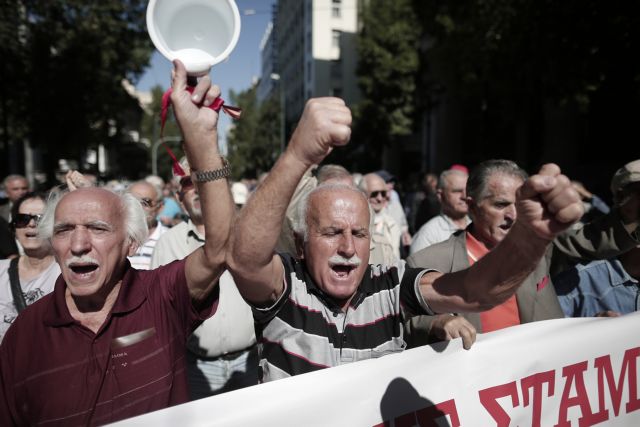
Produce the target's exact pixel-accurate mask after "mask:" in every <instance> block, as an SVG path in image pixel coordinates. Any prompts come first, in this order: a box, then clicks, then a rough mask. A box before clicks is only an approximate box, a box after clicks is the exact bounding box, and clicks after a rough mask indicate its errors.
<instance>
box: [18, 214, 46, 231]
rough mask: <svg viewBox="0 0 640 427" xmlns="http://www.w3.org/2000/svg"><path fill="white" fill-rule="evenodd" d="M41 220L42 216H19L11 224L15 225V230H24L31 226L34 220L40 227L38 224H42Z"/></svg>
mask: <svg viewBox="0 0 640 427" xmlns="http://www.w3.org/2000/svg"><path fill="white" fill-rule="evenodd" d="M40 218H42V215H31V214H17V215H16V216H15V218H13V219H12V220H11V224H13V226H14V227H15V228H24V227H26V226H27V225H29V223H30V222H31V220H33V221H34V222H35V224H36V225H38V223H39V222H40Z"/></svg>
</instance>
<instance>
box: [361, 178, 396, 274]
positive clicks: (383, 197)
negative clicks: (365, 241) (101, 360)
mask: <svg viewBox="0 0 640 427" xmlns="http://www.w3.org/2000/svg"><path fill="white" fill-rule="evenodd" d="M360 189H361V190H362V191H363V192H364V193H365V194H366V195H367V199H368V200H369V206H371V209H373V224H372V227H371V230H370V233H371V246H372V248H371V257H370V259H369V261H370V262H371V264H381V265H394V264H395V263H396V262H397V261H398V260H399V259H400V236H401V234H402V231H401V230H400V226H399V225H398V223H397V222H396V221H395V220H394V219H393V218H392V217H391V215H389V214H388V213H387V212H386V210H385V207H386V206H387V203H388V201H387V200H388V199H387V185H386V183H385V182H384V179H382V178H381V177H380V176H379V175H377V174H375V173H369V174H366V175H365V176H364V177H363V178H362V181H361V182H360Z"/></svg>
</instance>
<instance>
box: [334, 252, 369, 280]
mask: <svg viewBox="0 0 640 427" xmlns="http://www.w3.org/2000/svg"><path fill="white" fill-rule="evenodd" d="M361 262H362V261H361V260H360V258H358V257H357V256H353V257H351V258H345V257H342V256H340V255H334V256H332V257H331V258H329V267H330V268H331V270H332V271H333V274H334V276H335V277H337V278H338V279H347V278H349V277H350V276H351V273H353V271H355V270H356V269H357V268H358V266H360V263H361Z"/></svg>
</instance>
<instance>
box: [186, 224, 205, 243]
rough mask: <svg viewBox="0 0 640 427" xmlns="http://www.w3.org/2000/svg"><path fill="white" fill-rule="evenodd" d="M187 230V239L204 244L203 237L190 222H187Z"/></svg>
mask: <svg viewBox="0 0 640 427" xmlns="http://www.w3.org/2000/svg"><path fill="white" fill-rule="evenodd" d="M187 228H188V229H189V231H187V236H188V237H190V238H193V239H196V240H197V241H198V242H201V243H204V235H202V234H200V232H199V231H198V229H197V228H196V226H195V224H194V223H193V222H192V221H191V220H189V222H187Z"/></svg>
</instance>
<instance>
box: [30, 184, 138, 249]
mask: <svg viewBox="0 0 640 427" xmlns="http://www.w3.org/2000/svg"><path fill="white" fill-rule="evenodd" d="M102 188H103V189H104V190H105V191H109V192H111V193H113V194H115V195H116V196H118V198H119V199H120V203H121V213H122V215H123V216H124V218H123V221H124V225H125V230H126V235H127V238H128V239H129V241H130V242H131V243H134V244H135V246H137V247H140V246H141V245H142V244H143V243H144V242H146V241H147V237H148V235H149V230H148V229H147V220H146V215H145V213H144V210H143V209H142V205H141V204H140V202H139V201H138V199H136V198H135V196H134V195H133V194H131V193H128V192H116V191H113V190H110V189H107V188H104V187H102ZM68 193H69V191H52V192H51V194H50V195H49V199H48V200H47V204H46V206H45V209H44V212H43V214H42V219H41V220H40V222H39V223H38V234H39V236H40V237H41V238H42V239H46V240H51V237H52V236H53V226H54V224H55V212H56V207H57V206H58V203H60V200H62V198H63V197H64V196H65V195H66V194H68Z"/></svg>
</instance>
